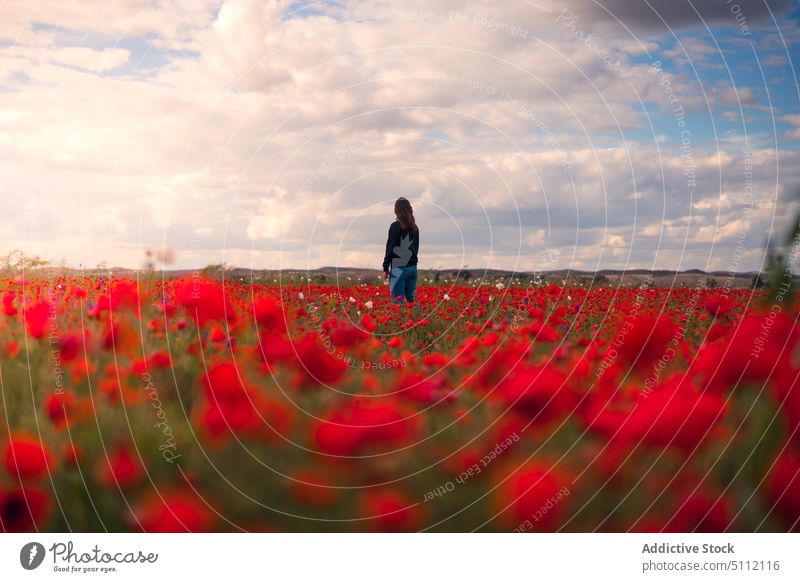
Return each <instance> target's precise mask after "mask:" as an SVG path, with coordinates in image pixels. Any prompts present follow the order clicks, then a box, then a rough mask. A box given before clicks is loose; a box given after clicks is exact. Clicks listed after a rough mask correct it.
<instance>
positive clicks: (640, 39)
mask: <svg viewBox="0 0 800 582" xmlns="http://www.w3.org/2000/svg"><path fill="white" fill-rule="evenodd" d="M799 22H800V9H798V5H797V4H796V3H792V2H790V1H789V0H695V2H694V4H692V3H691V2H688V1H684V0H649V1H648V2H645V1H643V2H635V3H634V2H629V1H627V0H596V1H595V0H537V1H535V2H534V1H528V0H504V1H501V2H498V1H497V0H458V1H449V0H439V1H438V2H437V1H436V0H434V1H433V2H431V1H425V2H423V1H421V0H403V1H402V2H401V1H395V0H370V1H369V2H363V1H351V0H336V1H333V0H329V1H326V2H308V1H303V2H290V1H286V0H262V1H254V0H225V1H224V2H218V1H214V2H212V1H205V0H170V1H152V2H142V1H133V0H74V1H67V2H64V1H63V0H40V1H38V2H28V1H26V0H5V1H4V2H0V188H2V190H1V191H2V197H3V209H2V213H1V214H0V250H2V252H0V254H2V253H5V252H7V251H9V250H11V249H14V248H19V249H22V250H24V251H26V252H28V253H29V254H36V255H39V256H41V257H43V258H47V259H51V260H54V261H60V260H64V261H66V262H67V263H68V264H70V265H75V266H78V265H85V266H95V265H96V264H99V263H103V262H105V263H107V264H108V265H115V266H128V267H138V266H141V264H142V263H143V260H144V255H145V251H146V250H147V249H158V248H160V247H162V246H168V247H170V248H172V249H174V251H175V257H176V262H175V264H174V265H173V266H174V267H195V266H202V265H206V264H211V263H220V262H226V263H229V264H232V265H237V266H244V267H256V268H261V267H266V268H277V267H298V268H305V267H312V268H313V267H320V266H326V265H338V266H353V267H374V268H379V267H380V264H381V261H382V254H383V245H384V242H385V237H386V231H387V228H388V226H389V223H390V222H391V220H393V217H392V203H393V201H394V199H395V198H396V197H397V196H398V195H404V196H406V197H407V198H409V199H410V200H411V201H412V204H413V205H414V208H415V212H416V214H417V216H418V222H419V223H420V225H421V228H422V235H421V241H422V246H421V251H420V260H421V266H423V267H439V266H443V267H457V266H461V265H467V266H469V267H472V268H483V267H487V266H492V267H502V268H517V269H522V270H535V269H550V268H565V267H572V268H576V269H596V268H621V267H625V266H627V267H642V268H650V267H657V268H678V269H689V268H702V269H722V270H728V269H733V270H739V271H745V270H751V269H758V268H759V266H760V265H761V261H762V259H763V254H764V252H763V249H764V246H765V244H766V243H767V241H768V240H769V239H770V237H775V236H776V235H777V234H778V233H780V232H781V228H783V226H784V224H785V222H786V217H787V216H789V215H790V214H791V213H792V212H793V210H794V207H795V206H794V205H795V203H794V202H793V201H792V196H793V195H794V194H796V192H797V190H798V189H800V163H799V162H800V148H799V146H800V107H798V105H799V103H800V91H799V90H798V85H797V78H796V72H797V70H796V69H797V67H798V63H800V61H799V60H798V56H799V55H800V52H798V44H797V43H798V41H800V34H798V33H799V32H800V30H798V28H799V27H798V23H799Z"/></svg>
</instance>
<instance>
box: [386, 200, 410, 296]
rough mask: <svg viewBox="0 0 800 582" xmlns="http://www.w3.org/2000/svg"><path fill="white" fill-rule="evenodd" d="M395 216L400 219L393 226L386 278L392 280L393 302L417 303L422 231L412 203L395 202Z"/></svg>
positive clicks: (388, 250) (390, 229) (387, 242)
mask: <svg viewBox="0 0 800 582" xmlns="http://www.w3.org/2000/svg"><path fill="white" fill-rule="evenodd" d="M394 215H395V217H396V218H397V220H396V221H395V222H393V223H392V225H391V226H390V227H389V238H388V240H387V241H386V255H385V256H384V257H383V276H384V279H389V289H390V291H391V294H392V301H394V302H395V303H402V302H403V299H405V300H406V301H408V302H409V303H413V302H414V300H415V299H416V291H417V251H418V250H419V228H418V227H417V223H416V221H415V220H414V210H413V209H412V208H411V203H410V202H409V201H408V200H406V199H405V198H398V199H397V202H395V203H394ZM390 267H391V271H390V270H389V268H390Z"/></svg>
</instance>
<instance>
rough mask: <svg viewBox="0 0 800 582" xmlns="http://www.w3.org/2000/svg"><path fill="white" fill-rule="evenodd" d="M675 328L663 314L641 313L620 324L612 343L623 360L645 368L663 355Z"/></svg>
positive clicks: (673, 335) (639, 367)
mask: <svg viewBox="0 0 800 582" xmlns="http://www.w3.org/2000/svg"><path fill="white" fill-rule="evenodd" d="M676 330H677V327H676V326H675V324H674V323H672V322H671V321H670V320H669V319H667V318H666V317H664V316H661V317H652V316H649V315H643V316H639V317H635V318H633V319H628V320H626V321H625V322H624V323H623V324H622V327H621V328H620V329H619V330H618V331H617V334H616V336H615V344H614V345H615V346H616V347H617V351H618V353H619V357H620V359H621V360H622V361H623V362H625V363H627V364H630V365H632V366H634V367H636V368H638V369H647V368H649V367H650V366H651V365H652V364H653V362H655V361H656V360H657V359H659V358H661V357H662V356H664V354H665V353H666V351H667V344H668V343H669V341H670V340H671V339H673V337H675V332H676ZM617 344H618V345H617Z"/></svg>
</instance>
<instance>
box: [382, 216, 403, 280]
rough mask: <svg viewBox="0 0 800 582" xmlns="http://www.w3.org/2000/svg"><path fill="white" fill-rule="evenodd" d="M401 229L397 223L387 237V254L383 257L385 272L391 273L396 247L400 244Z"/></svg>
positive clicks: (390, 229)
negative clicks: (390, 268)
mask: <svg viewBox="0 0 800 582" xmlns="http://www.w3.org/2000/svg"><path fill="white" fill-rule="evenodd" d="M399 235H400V229H399V227H398V226H397V223H396V222H393V223H392V224H391V226H390V227H389V235H388V236H387V237H386V254H384V255H383V272H384V273H388V272H389V265H391V264H392V255H394V247H396V246H397V245H399V244H400V236H399Z"/></svg>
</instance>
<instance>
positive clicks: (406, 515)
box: [361, 490, 422, 532]
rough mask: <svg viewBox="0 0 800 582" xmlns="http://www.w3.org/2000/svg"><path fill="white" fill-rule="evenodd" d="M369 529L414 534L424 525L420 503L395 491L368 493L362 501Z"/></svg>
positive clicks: (362, 510)
mask: <svg viewBox="0 0 800 582" xmlns="http://www.w3.org/2000/svg"><path fill="white" fill-rule="evenodd" d="M361 513H362V515H363V516H364V517H365V518H367V519H368V521H367V522H366V524H367V527H368V528H369V529H370V530H372V531H377V532H412V531H417V530H418V529H419V528H420V526H421V525H422V509H421V507H420V505H419V502H414V501H412V500H410V499H409V498H408V497H407V496H406V495H405V494H403V493H402V492H399V491H394V490H381V491H367V492H365V493H364V494H363V497H362V500H361Z"/></svg>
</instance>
